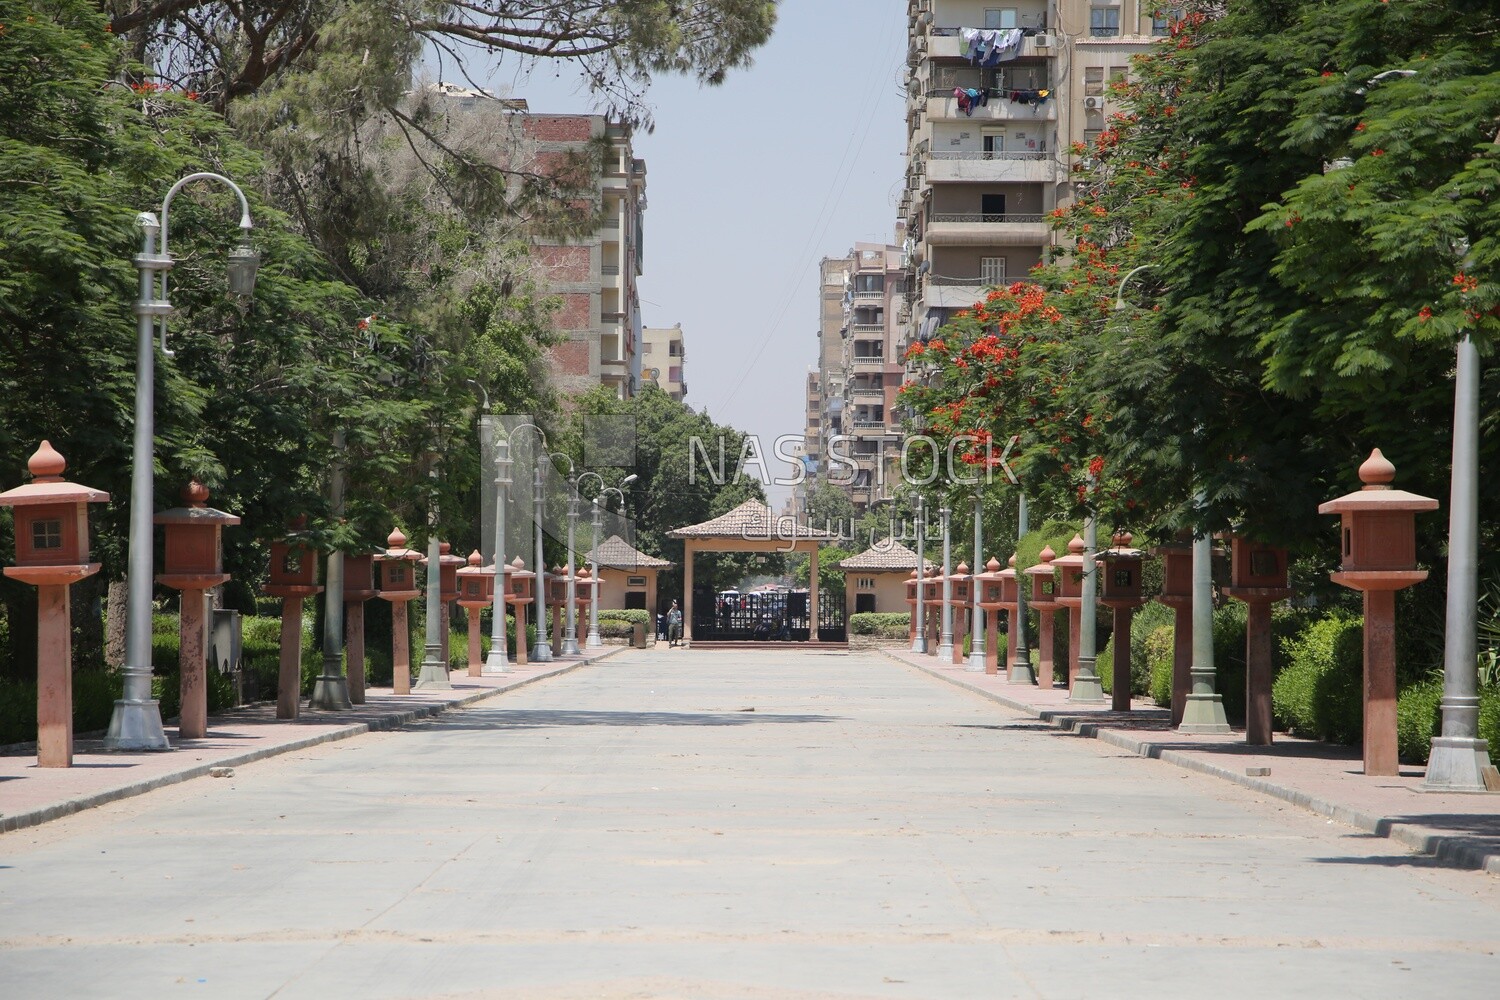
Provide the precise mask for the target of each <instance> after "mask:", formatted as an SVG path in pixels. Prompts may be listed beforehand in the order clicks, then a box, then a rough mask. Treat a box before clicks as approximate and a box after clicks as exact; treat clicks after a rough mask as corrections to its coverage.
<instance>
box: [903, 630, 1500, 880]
mask: <svg viewBox="0 0 1500 1000" xmlns="http://www.w3.org/2000/svg"><path fill="white" fill-rule="evenodd" d="M879 652H880V653H881V655H883V656H885V657H886V659H888V660H891V661H893V662H895V663H897V664H899V665H900V666H903V667H907V668H908V669H913V670H917V671H919V672H921V673H924V674H926V675H928V676H929V677H933V678H935V679H937V680H940V681H943V682H945V683H947V684H951V685H952V686H954V687H956V688H959V689H960V690H963V691H968V692H970V693H971V694H976V695H979V696H980V697H981V698H984V699H986V700H988V701H992V702H995V703H997V704H999V705H1002V706H1004V707H1006V708H1008V709H1010V710H1011V711H1013V712H1019V713H1020V714H1022V715H1026V716H1030V717H1031V718H1034V719H1039V720H1041V721H1042V722H1045V723H1047V724H1048V725H1050V726H1052V727H1053V729H1055V730H1058V731H1060V732H1071V733H1077V734H1078V735H1079V736H1082V737H1084V738H1086V739H1093V740H1098V741H1100V742H1102V743H1106V744H1108V745H1110V746H1113V747H1117V748H1118V749H1121V750H1126V751H1129V752H1130V753H1132V754H1134V755H1135V756H1138V757H1142V758H1145V759H1149V760H1160V761H1162V762H1164V763H1167V764H1172V765H1174V766H1176V767H1180V768H1182V769H1184V770H1188V771H1193V772H1195V773H1198V774H1203V775H1206V776H1209V777H1214V778H1220V779H1223V780H1226V781H1229V782H1231V783H1233V784H1236V785H1240V786H1241V787H1244V788H1248V789H1250V790H1252V791H1256V792H1260V793H1261V794H1263V795H1268V796H1270V797H1272V798H1275V799H1280V800H1281V801H1283V802H1289V803H1291V804H1292V805H1295V806H1297V807H1299V808H1301V809H1305V810H1307V811H1308V812H1311V813H1313V814H1315V815H1318V816H1322V817H1324V818H1325V819H1331V820H1333V821H1334V822H1336V823H1341V824H1343V825H1344V826H1347V827H1350V828H1352V829H1355V830H1359V831H1360V832H1361V833H1368V834H1371V835H1373V836H1376V837H1383V838H1385V839H1387V840H1394V841H1395V842H1397V843H1399V844H1401V845H1402V846H1403V847H1407V848H1409V849H1411V850H1412V851H1414V852H1416V853H1417V854H1419V855H1423V856H1428V857H1431V858H1433V859H1434V860H1436V861H1439V862H1442V863H1443V864H1445V865H1451V866H1452V867H1454V868H1466V869H1471V870H1474V871H1483V872H1487V873H1489V874H1492V875H1500V853H1497V852H1496V851H1495V850H1494V849H1493V848H1491V847H1489V846H1488V845H1486V844H1484V843H1483V842H1482V841H1478V840H1475V839H1473V838H1471V837H1462V836H1452V835H1447V834H1435V833H1430V832H1428V831H1426V830H1423V829H1422V828H1420V827H1416V826H1413V825H1412V824H1409V823H1401V822H1398V821H1396V820H1395V819H1394V818H1392V817H1389V816H1375V815H1371V814H1370V813H1366V812H1363V811H1361V810H1358V809H1351V808H1349V807H1348V806H1342V805H1339V804H1338V803H1335V802H1330V801H1328V800H1326V799H1324V798H1321V797H1319V796H1316V795H1312V794H1310V793H1308V792H1303V791H1299V790H1298V789H1295V788H1288V787H1286V786H1285V785H1279V784H1277V783H1275V782H1272V781H1268V780H1266V779H1265V778H1254V777H1251V776H1249V775H1246V774H1240V773H1237V772H1235V771H1233V770H1231V769H1229V768H1226V767H1222V766H1220V765H1217V764H1212V763H1210V762H1208V761H1202V760H1198V759H1197V758H1195V757H1193V756H1191V755H1190V754H1187V753H1184V752H1183V751H1180V750H1167V749H1164V748H1163V747H1162V746H1161V745H1160V744H1157V743H1155V742H1152V741H1150V740H1141V739H1137V738H1135V737H1132V736H1129V735H1127V734H1125V733H1121V732H1119V731H1117V730H1112V729H1107V728H1105V727H1103V726H1101V725H1099V724H1098V723H1096V722H1088V721H1084V720H1080V719H1079V718H1078V716H1077V714H1076V713H1070V712H1059V711H1056V710H1054V709H1038V708H1036V707H1035V706H1033V705H1028V704H1026V703H1025V702H1022V701H1017V700H1015V699H1013V698H1007V697H1005V696H1004V695H1002V694H998V693H996V692H994V691H986V690H985V689H983V688H980V687H977V686H975V685H972V684H969V683H968V682H966V681H964V680H963V679H961V678H957V677H949V676H947V675H946V674H943V673H940V672H939V671H937V670H934V669H931V668H929V667H926V666H921V665H917V664H913V663H910V662H908V661H906V660H904V659H901V658H900V657H897V656H894V655H892V654H890V653H889V652H886V651H885V650H880V651H879Z"/></svg>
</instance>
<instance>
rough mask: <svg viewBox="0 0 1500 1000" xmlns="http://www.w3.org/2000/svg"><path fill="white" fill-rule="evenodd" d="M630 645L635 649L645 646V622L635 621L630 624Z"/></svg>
mask: <svg viewBox="0 0 1500 1000" xmlns="http://www.w3.org/2000/svg"><path fill="white" fill-rule="evenodd" d="M630 630H631V645H633V646H634V647H635V648H636V649H645V648H646V623H645V622H636V623H635V624H634V625H632V626H631V629H630Z"/></svg>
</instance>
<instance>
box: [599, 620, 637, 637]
mask: <svg viewBox="0 0 1500 1000" xmlns="http://www.w3.org/2000/svg"><path fill="white" fill-rule="evenodd" d="M633 635H635V626H634V625H632V624H631V623H630V622H626V621H620V620H618V619H615V618H600V619H599V636H600V638H604V639H629V638H630V637H631V636H633Z"/></svg>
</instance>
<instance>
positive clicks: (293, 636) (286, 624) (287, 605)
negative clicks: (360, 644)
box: [261, 517, 323, 719]
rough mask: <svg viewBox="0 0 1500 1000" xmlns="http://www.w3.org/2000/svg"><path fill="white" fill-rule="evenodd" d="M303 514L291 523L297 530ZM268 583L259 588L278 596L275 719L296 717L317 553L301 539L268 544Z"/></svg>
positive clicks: (318, 590)
mask: <svg viewBox="0 0 1500 1000" xmlns="http://www.w3.org/2000/svg"><path fill="white" fill-rule="evenodd" d="M306 524H307V519H306V518H305V517H299V518H297V519H296V520H295V521H293V522H292V530H293V531H294V532H295V531H299V530H301V529H302V528H303V527H304V526H306ZM270 569H271V572H270V582H268V583H267V584H266V585H265V586H264V587H262V588H261V589H262V590H264V591H265V592H266V593H267V594H268V595H270V596H271V597H279V598H281V673H280V676H279V677H278V678H277V682H276V718H278V719H295V718H296V717H297V711H298V707H299V706H300V704H301V699H302V601H303V599H304V598H308V597H311V596H313V595H314V594H320V593H322V592H323V588H322V587H320V586H318V584H317V573H318V554H317V552H316V551H314V550H313V549H311V548H308V547H307V545H306V544H305V543H303V542H300V541H297V540H295V539H293V540H286V539H278V540H277V541H274V542H272V543H271V567H270Z"/></svg>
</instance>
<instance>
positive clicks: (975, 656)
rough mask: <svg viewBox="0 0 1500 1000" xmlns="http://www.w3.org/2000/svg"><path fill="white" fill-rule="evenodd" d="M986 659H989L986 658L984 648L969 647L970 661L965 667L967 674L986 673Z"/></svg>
mask: <svg viewBox="0 0 1500 1000" xmlns="http://www.w3.org/2000/svg"><path fill="white" fill-rule="evenodd" d="M986 659H987V657H986V656H985V652H984V647H983V646H971V647H969V660H968V663H967V664H965V666H964V670H965V672H967V673H971V674H982V673H984V667H985V662H984V661H985V660H986Z"/></svg>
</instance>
